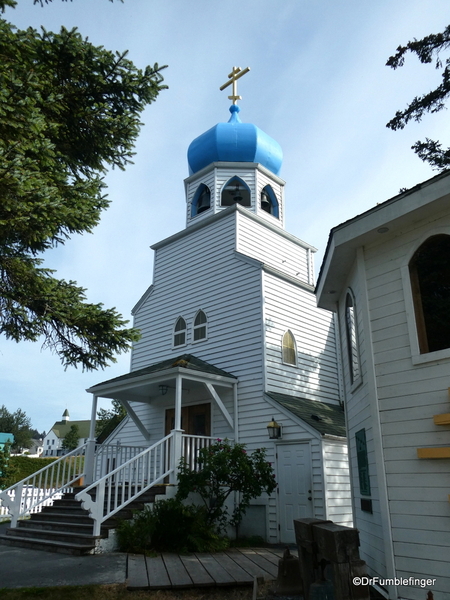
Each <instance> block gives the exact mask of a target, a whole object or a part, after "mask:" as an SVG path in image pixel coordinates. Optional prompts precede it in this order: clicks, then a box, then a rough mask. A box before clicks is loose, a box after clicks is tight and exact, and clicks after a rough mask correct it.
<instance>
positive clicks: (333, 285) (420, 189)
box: [315, 171, 450, 311]
mask: <svg viewBox="0 0 450 600" xmlns="http://www.w3.org/2000/svg"><path fill="white" fill-rule="evenodd" d="M449 203H450V171H446V172H444V173H441V174H439V175H437V176H436V177H433V178H431V179H428V180H427V181H425V182H423V183H420V184H418V185H416V186H414V187H413V188H411V189H410V190H407V191H405V192H403V193H401V194H398V195H397V196H394V197H393V198H390V199H389V200H386V201H385V202H383V203H380V204H377V205H376V206H375V207H373V208H371V209H370V210H368V211H366V212H365V213H362V214H361V215H357V216H356V217H354V218H353V219H350V220H349V221H345V222H344V223H341V224H340V225H337V226H336V227H334V228H333V229H332V230H331V232H330V236H329V238H328V243H327V247H326V250H325V255H324V259H323V261H322V265H321V268H320V272H319V277H318V279H317V285H316V290H315V291H316V296H317V304H318V306H319V307H320V308H325V309H328V310H332V311H335V310H336V306H337V305H336V303H337V300H338V299H339V297H340V295H341V293H342V290H343V286H344V285H345V282H346V280H347V277H348V274H349V272H350V270H351V268H352V265H353V263H354V261H355V259H356V254H357V250H358V248H360V247H362V246H367V245H369V244H371V243H374V242H376V241H378V240H379V239H380V235H389V236H392V235H397V233H398V232H399V231H401V230H402V229H403V228H404V227H405V226H406V225H409V224H410V223H411V222H413V221H419V220H421V219H424V218H426V217H427V216H428V215H429V213H430V209H431V208H433V211H434V212H436V213H437V212H439V211H440V210H444V209H445V208H448V206H449Z"/></svg>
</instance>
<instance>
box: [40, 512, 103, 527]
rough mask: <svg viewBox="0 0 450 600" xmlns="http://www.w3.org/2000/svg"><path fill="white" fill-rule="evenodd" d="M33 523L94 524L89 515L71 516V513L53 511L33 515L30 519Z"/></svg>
mask: <svg viewBox="0 0 450 600" xmlns="http://www.w3.org/2000/svg"><path fill="white" fill-rule="evenodd" d="M30 520H31V521H34V520H36V521H57V522H60V521H65V522H67V523H80V524H86V523H91V524H92V519H91V517H90V516H89V513H87V514H82V515H80V514H69V513H64V512H59V511H58V512H57V511H54V512H51V511H46V512H45V513H44V512H43V511H42V512H40V513H34V514H32V515H31V517H30Z"/></svg>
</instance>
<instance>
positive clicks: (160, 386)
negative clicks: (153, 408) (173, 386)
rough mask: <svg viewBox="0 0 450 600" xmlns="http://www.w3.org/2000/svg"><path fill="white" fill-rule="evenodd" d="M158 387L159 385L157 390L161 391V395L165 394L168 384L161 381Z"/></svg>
mask: <svg viewBox="0 0 450 600" xmlns="http://www.w3.org/2000/svg"><path fill="white" fill-rule="evenodd" d="M158 387H159V391H160V392H161V396H165V395H166V394H167V391H168V389H169V386H168V385H165V384H164V383H162V384H160V385H159V386H158Z"/></svg>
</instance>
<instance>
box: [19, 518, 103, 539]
mask: <svg viewBox="0 0 450 600" xmlns="http://www.w3.org/2000/svg"><path fill="white" fill-rule="evenodd" d="M17 529H19V530H20V529H42V530H44V531H66V532H72V533H83V534H86V535H91V534H92V520H91V519H89V523H70V522H68V521H52V520H47V521H42V520H41V521H39V520H37V519H26V520H24V521H19V522H18V523H17Z"/></svg>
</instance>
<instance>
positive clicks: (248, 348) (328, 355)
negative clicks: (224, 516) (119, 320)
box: [118, 173, 341, 542]
mask: <svg viewBox="0 0 450 600" xmlns="http://www.w3.org/2000/svg"><path fill="white" fill-rule="evenodd" d="M233 174H234V173H233ZM225 179H227V178H226V177H224V180H225ZM242 233H243V234H244V238H246V239H247V240H248V241H247V242H246V243H244V244H242V245H239V244H238V243H237V239H238V238H241V237H242V235H241V234H242ZM249 235H253V236H254V237H259V236H266V238H267V240H268V241H267V243H266V244H262V245H263V246H266V247H267V246H268V245H271V246H272V247H273V255H272V256H271V257H268V260H269V261H270V260H272V261H273V263H274V264H275V265H277V266H278V268H279V267H280V265H282V263H281V258H280V259H279V258H278V257H280V256H281V255H283V256H284V254H285V253H287V254H286V256H288V258H289V260H291V256H290V254H289V252H291V251H292V253H293V254H294V255H295V256H298V257H301V260H302V261H303V272H304V273H305V277H307V261H309V260H310V259H309V257H308V256H307V254H308V249H307V248H305V247H303V246H302V245H301V243H299V244H297V243H295V242H293V241H292V240H290V239H288V236H287V235H286V234H284V233H283V232H280V234H278V235H277V234H276V233H275V232H273V231H272V229H271V228H270V226H264V225H261V224H260V223H258V222H257V220H255V218H254V217H253V218H251V217H247V216H246V214H240V213H239V211H231V212H230V213H229V214H227V215H226V216H223V217H222V218H220V219H218V220H217V221H213V222H211V223H209V224H208V226H206V227H200V228H192V229H189V230H188V233H187V234H186V235H182V236H179V237H175V238H173V239H171V240H170V241H168V242H167V243H162V244H158V245H157V250H156V255H155V262H154V282H153V287H152V293H151V294H148V295H146V296H144V297H143V299H142V301H141V302H140V303H139V306H138V310H136V312H135V320H134V325H135V327H137V328H139V329H140V330H141V333H142V337H141V339H140V340H139V341H138V342H137V343H136V344H135V345H134V349H133V354H132V364H131V369H132V371H134V370H137V369H140V368H143V367H146V366H148V365H151V364H154V363H156V362H159V361H161V360H164V359H168V358H171V357H176V356H178V355H181V354H184V353H192V354H194V355H195V356H197V357H198V358H200V359H202V360H205V361H207V362H209V363H210V364H212V365H214V366H216V367H219V368H222V369H224V370H225V371H227V372H229V373H231V374H232V375H234V376H236V377H238V378H239V385H238V425H239V436H240V440H243V441H245V443H246V444H247V446H248V449H249V450H250V451H252V450H254V449H256V448H260V447H267V449H268V450H267V452H268V454H267V459H268V460H269V461H270V462H272V463H273V464H274V465H275V463H276V458H275V445H274V443H273V442H270V441H269V439H268V434H267V423H269V421H270V420H271V419H272V417H275V418H276V419H277V420H278V419H280V422H282V423H283V425H284V431H283V441H308V442H309V443H310V446H311V461H312V480H313V481H312V486H313V488H312V490H313V492H312V493H313V498H314V516H316V517H317V518H325V516H326V506H325V491H324V472H323V464H322V462H323V456H322V442H321V439H320V438H321V436H320V435H319V434H318V432H317V431H315V430H311V428H309V427H308V426H307V425H306V424H302V422H301V421H300V420H299V419H296V418H295V417H293V415H292V414H291V413H289V412H288V411H283V410H281V409H276V408H275V407H274V405H273V403H271V402H269V401H268V399H265V397H264V391H265V389H266V388H265V383H266V379H265V377H266V373H265V369H264V358H265V353H264V345H265V337H264V336H265V333H264V322H263V308H264V310H265V311H266V312H267V310H268V309H269V313H268V317H269V320H270V321H271V322H272V323H274V327H276V328H277V329H278V330H279V332H280V335H278V334H277V338H276V344H278V346H279V344H280V339H281V332H282V331H283V330H284V328H286V327H287V323H289V324H290V323H291V321H292V318H293V316H292V315H293V313H294V312H296V311H297V310H298V311H299V312H300V313H301V315H302V316H301V317H300V318H299V319H298V324H297V328H298V340H297V343H298V347H299V349H302V352H303V354H304V355H305V360H304V361H303V363H304V364H303V372H305V370H306V371H307V372H308V380H309V383H307V384H306V385H305V383H304V382H301V383H299V385H298V386H297V387H296V388H295V387H292V385H291V384H293V382H294V381H296V380H297V379H298V375H297V374H295V375H294V376H291V375H290V374H289V373H286V374H285V373H284V371H285V369H284V368H281V352H278V354H277V356H276V358H275V355H274V354H273V356H272V357H271V359H270V360H271V361H272V364H273V367H272V371H273V372H275V371H276V370H277V369H278V376H279V377H284V376H285V375H286V377H287V380H286V381H287V383H285V384H282V385H281V387H277V386H273V387H272V388H270V386H269V388H270V389H273V390H275V389H276V390H277V391H284V392H285V391H287V390H289V391H291V392H292V390H293V389H295V390H296V391H297V389H298V390H299V391H300V392H302V391H305V395H306V396H307V397H309V398H314V399H317V400H320V399H324V400H327V401H331V402H332V401H335V402H337V401H338V382H337V369H336V364H335V361H336V357H335V354H334V350H332V345H333V343H334V332H332V331H330V327H331V317H330V315H329V314H328V313H326V312H325V311H322V310H320V309H317V308H316V306H315V302H314V297H313V295H312V293H311V292H310V291H305V290H304V289H303V288H302V287H301V286H300V287H299V286H298V285H295V284H293V283H289V282H287V281H286V280H284V279H278V278H276V277H275V276H273V275H268V274H267V273H264V274H263V269H262V266H261V262H259V259H260V258H261V257H260V256H258V255H257V254H258V253H257V248H256V247H253V248H252V249H251V250H249V252H246V249H248V248H250V247H251V243H250V240H249V238H248V237H247V236H249ZM277 239H278V241H279V243H278V244H277ZM258 243H259V242H258ZM236 250H237V251H238V252H236ZM242 255H244V256H245V255H247V256H250V258H252V256H253V255H256V256H255V258H256V259H257V260H255V261H254V260H250V261H247V260H246V259H242ZM299 260H300V259H299ZM296 262H298V260H297V259H296ZM263 277H264V280H266V279H267V278H268V279H270V281H271V285H270V286H269V287H270V290H269V291H267V294H266V293H265V294H263ZM148 283H149V282H148ZM280 286H282V288H283V290H285V291H286V293H285V295H284V298H281V299H280V297H279V296H278V293H277V292H275V290H276V288H277V287H280ZM264 302H265V306H264ZM286 303H289V304H291V305H293V307H294V311H292V310H291V308H289V309H288V310H284V309H283V306H284V305H285V304H286ZM303 304H304V306H303ZM199 309H202V310H203V311H205V313H206V315H207V316H208V336H207V339H206V340H201V341H199V342H196V343H193V341H192V326H193V320H194V317H195V314H196V313H197V311H198V310H199ZM179 316H183V318H184V319H185V320H186V323H187V343H186V345H184V346H182V347H177V348H174V347H173V326H174V324H175V321H176V319H177V318H178V317H179ZM295 326H296V325H295V323H294V327H295ZM309 338H310V339H309ZM308 339H309V341H308ZM308 353H309V354H308ZM319 359H320V360H322V365H319V363H318V361H319ZM333 361H334V366H333ZM275 363H277V366H275ZM269 370H270V369H269ZM269 370H268V371H269ZM272 371H271V372H272ZM171 394H172V395H173V391H169V393H168V395H167V396H164V398H162V397H155V398H149V399H148V400H149V401H148V403H136V402H133V403H132V406H133V409H134V410H135V412H136V414H137V415H138V417H139V418H140V419H141V420H142V422H143V424H144V427H145V428H146V429H147V430H148V432H149V434H150V442H149V443H153V442H154V441H157V440H158V439H159V438H160V437H161V436H162V435H163V433H164V426H165V423H164V412H165V409H166V408H168V407H173V405H174V400H173V397H172V395H171ZM204 401H209V398H208V397H207V395H206V396H205V395H201V396H198V395H197V396H196V397H195V398H193V397H192V394H191V395H187V396H186V397H183V405H185V404H186V402H188V403H195V404H197V403H201V402H204ZM226 405H227V408H228V410H229V411H230V413H233V403H232V397H231V395H230V396H229V397H228V398H227V399H226ZM212 422H213V430H212V435H213V436H214V437H221V438H223V437H232V432H231V430H230V428H229V426H228V424H227V423H226V421H225V419H224V418H223V416H222V414H221V412H220V411H219V410H218V409H217V407H215V405H214V403H212ZM118 433H119V435H118V439H120V442H121V443H122V444H124V445H125V444H129V445H132V444H141V443H143V440H142V436H141V435H140V434H139V432H138V431H137V430H136V428H135V426H134V425H133V423H132V421H131V420H130V421H127V423H126V424H125V425H124V426H123V428H122V429H121V430H120V432H118ZM340 485H341V484H340V483H336V482H334V481H333V482H330V489H331V490H332V491H333V493H339V489H338V488H339V486H340ZM258 502H261V503H264V504H265V505H267V506H268V511H267V513H268V525H267V527H268V535H269V538H268V539H269V541H271V542H277V541H278V539H279V537H278V535H279V534H278V518H277V514H278V513H277V503H278V499H277V494H276V493H274V494H272V495H271V496H270V498H269V499H266V498H263V499H257V500H256V501H255V503H256V504H257V503H258Z"/></svg>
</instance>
